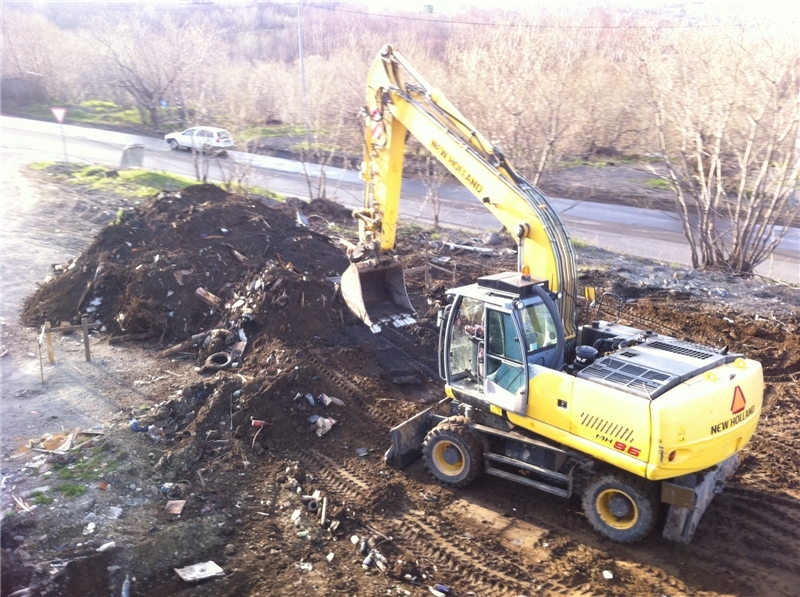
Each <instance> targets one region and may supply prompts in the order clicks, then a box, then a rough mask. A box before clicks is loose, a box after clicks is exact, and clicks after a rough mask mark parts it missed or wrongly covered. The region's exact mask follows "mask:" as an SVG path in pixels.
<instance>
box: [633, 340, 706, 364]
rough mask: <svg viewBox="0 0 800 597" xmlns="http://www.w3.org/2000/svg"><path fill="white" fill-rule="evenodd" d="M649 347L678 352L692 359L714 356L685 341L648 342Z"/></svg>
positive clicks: (673, 352)
mask: <svg viewBox="0 0 800 597" xmlns="http://www.w3.org/2000/svg"><path fill="white" fill-rule="evenodd" d="M647 346H648V347H650V348H655V349H657V350H663V351H665V352H671V353H672V354H679V355H683V356H685V357H691V358H693V359H700V360H705V359H708V358H711V357H712V356H714V353H711V352H708V351H704V350H702V349H700V348H699V347H697V348H695V347H694V345H692V344H689V343H688V342H687V343H667V342H648V344H647Z"/></svg>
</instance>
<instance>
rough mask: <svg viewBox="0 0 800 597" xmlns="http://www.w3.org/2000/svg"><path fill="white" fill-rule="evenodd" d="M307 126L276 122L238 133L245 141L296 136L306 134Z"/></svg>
mask: <svg viewBox="0 0 800 597" xmlns="http://www.w3.org/2000/svg"><path fill="white" fill-rule="evenodd" d="M305 134H306V127H305V126H303V125H302V124H276V125H272V126H250V127H247V128H246V129H244V130H243V131H241V132H238V133H237V136H238V137H240V138H241V139H242V140H243V141H249V140H250V139H265V138H270V137H296V136H298V135H305Z"/></svg>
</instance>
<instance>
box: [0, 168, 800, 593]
mask: <svg viewBox="0 0 800 597" xmlns="http://www.w3.org/2000/svg"><path fill="white" fill-rule="evenodd" d="M20 176H24V177H25V180H27V181H28V184H30V185H31V187H32V188H33V189H35V191H36V193H37V194H38V197H39V203H38V206H37V209H36V210H32V211H31V212H30V213H27V214H22V215H20V216H19V222H18V223H19V224H23V223H24V224H26V226H27V228H26V227H21V228H20V230H22V229H24V230H28V231H30V230H33V231H34V232H35V237H36V238H37V239H38V240H39V241H41V243H42V244H43V245H46V244H47V243H48V242H50V243H51V244H52V243H55V244H58V243H63V242H64V240H63V236H64V235H63V233H62V232H61V231H62V230H70V231H72V233H71V234H70V235H69V236H70V241H69V242H70V243H75V239H76V238H80V239H82V242H78V243H77V245H79V246H75V245H74V244H69V245H66V246H65V245H63V244H61V245H58V246H59V250H60V252H61V253H62V254H66V253H67V252H68V250H69V249H70V248H74V253H72V254H71V255H69V256H68V257H65V258H64V259H61V260H54V265H55V267H54V268H52V269H51V271H50V272H49V273H50V275H51V276H52V279H51V280H50V281H48V282H46V283H43V284H41V285H40V286H39V287H38V288H35V287H34V285H33V284H30V287H29V289H28V292H27V293H25V294H27V298H26V299H25V301H24V305H23V304H22V303H23V301H22V300H21V298H20V301H19V303H20V304H19V305H17V307H16V309H17V310H16V313H17V314H21V315H20V316H21V318H22V320H23V322H24V323H25V325H26V326H28V327H26V328H22V327H20V326H19V325H18V324H17V322H16V321H11V320H10V319H8V317H6V320H5V321H4V327H3V334H4V336H3V345H4V347H7V348H10V352H9V353H8V355H7V356H5V357H3V387H2V389H3V398H2V400H3V408H4V410H3V430H4V432H3V438H2V443H3V451H4V458H3V462H2V475H3V497H2V506H3V524H2V548H3V549H2V558H3V565H2V569H3V577H2V595H10V594H11V593H12V592H14V591H17V590H20V589H24V588H26V587H29V588H30V589H31V591H30V594H31V595H39V594H42V595H44V594H47V595H71V596H83V595H120V593H121V587H122V583H123V581H124V579H125V576H126V574H127V575H128V576H129V577H130V578H131V580H132V589H131V595H142V596H150V597H161V596H167V595H170V596H172V595H177V596H182V595H187V596H188V595H209V596H210V595H222V596H226V595H229V596H234V595H236V596H240V595H310V594H315V593H317V592H318V593H320V594H328V595H378V594H380V595H387V594H391V595H426V594H427V595H430V594H431V592H430V590H429V587H431V586H434V585H436V584H442V585H445V586H447V587H449V588H451V590H452V592H451V594H454V595H496V596H504V595H576V594H579V595H670V596H673V595H765V594H769V595H786V596H788V595H797V594H800V589H798V587H800V530H798V528H800V524H798V523H800V489H799V488H800V482H799V481H800V470H799V467H800V464H798V463H800V418H799V417H798V415H797V404H798V381H799V380H798V375H800V346H798V344H800V339H799V337H798V335H797V332H798V324H799V323H800V317H798V315H800V299H799V298H798V295H797V290H795V289H790V288H787V287H786V286H784V285H780V284H775V283H771V282H769V281H765V280H762V279H749V280H746V279H740V278H733V277H730V276H727V275H724V274H721V273H713V272H712V273H706V274H698V273H694V272H689V271H686V270H675V269H673V268H671V267H669V266H667V265H665V264H660V263H655V262H649V261H642V260H637V259H635V258H630V257H626V256H619V255H612V254H609V253H605V252H602V251H597V250H593V249H591V248H583V249H580V250H579V266H580V270H581V281H582V282H583V283H584V284H592V285H595V286H597V287H598V288H600V289H603V290H609V291H614V292H617V293H620V294H623V295H625V296H629V297H636V298H638V302H637V303H636V304H633V305H628V306H626V307H625V310H624V312H623V313H622V317H623V319H625V320H626V321H630V322H632V323H634V324H637V325H641V326H644V327H655V328H656V329H661V330H664V331H667V332H671V333H673V334H674V335H678V336H682V337H689V338H692V339H694V340H697V341H700V342H704V343H707V344H711V345H714V346H723V345H728V346H730V348H731V349H732V350H736V351H741V352H743V353H745V354H747V355H748V356H750V357H751V358H755V359H758V360H760V361H761V362H762V363H763V364H764V367H765V372H766V379H767V388H766V394H765V397H766V398H765V410H764V415H763V417H762V420H761V423H760V426H759V429H758V431H757V434H756V436H755V438H754V440H753V441H752V442H751V444H750V445H749V446H748V447H747V448H746V449H745V451H744V453H743V464H742V466H741V467H740V469H739V471H738V473H737V475H736V477H735V478H734V479H733V481H732V482H730V483H729V485H728V486H727V487H726V490H725V492H724V493H723V494H721V495H720V496H718V497H717V498H716V499H715V500H714V502H713V503H712V505H711V506H710V508H709V510H708V511H707V513H706V516H705V517H704V519H703V521H702V522H701V524H700V526H699V529H698V532H697V535H696V537H695V539H694V541H693V542H692V543H691V544H690V545H688V546H684V545H677V544H673V543H667V542H665V541H664V540H663V539H661V538H660V536H658V535H657V534H656V535H653V536H652V537H650V538H649V539H647V540H646V541H644V542H642V543H640V544H637V545H634V546H622V545H616V544H613V543H610V542H608V541H606V540H604V539H601V538H599V537H598V536H597V535H595V534H594V533H593V532H592V531H591V529H590V527H589V525H588V524H587V522H586V521H585V519H584V517H583V514H582V512H581V508H580V502H579V498H577V497H576V498H573V499H571V500H563V499H560V498H557V497H554V496H549V495H546V494H542V493H538V492H533V491H532V490H529V489H526V488H523V487H521V486H517V485H515V484H512V483H509V482H505V481H502V480H498V479H495V478H489V477H481V478H479V479H478V481H477V482H475V483H474V484H473V485H471V486H469V487H467V488H464V489H460V490H450V489H445V488H442V487H439V486H437V485H436V484H435V483H433V482H432V480H431V479H430V478H429V477H428V476H427V475H426V474H425V472H424V470H423V469H422V467H421V465H420V463H416V464H414V465H412V466H411V467H409V468H407V469H405V470H403V471H397V470H394V469H392V468H390V467H388V466H386V465H385V464H384V463H383V460H382V454H383V452H384V450H385V449H386V448H387V446H388V430H389V429H390V428H391V427H392V426H393V425H395V424H397V423H399V422H401V421H403V420H404V419H405V418H407V417H408V416H409V415H411V414H413V413H415V412H417V411H419V410H420V409H421V408H422V407H424V405H426V404H429V403H431V402H433V401H435V400H438V399H439V398H440V397H441V396H442V388H441V382H440V380H439V379H438V375H437V373H436V369H437V361H436V344H437V339H438V331H437V330H436V328H435V325H434V321H435V319H434V316H435V309H436V307H437V306H438V305H439V304H441V301H442V298H443V292H444V289H445V288H447V287H448V286H451V285H452V284H454V283H455V284H461V283H466V282H468V281H471V280H472V279H474V277H476V276H478V275H481V274H484V273H491V272H495V271H499V270H502V269H506V268H510V267H513V264H514V255H513V252H512V251H510V250H507V249H508V246H504V245H500V246H497V247H495V251H494V253H493V254H491V255H479V254H475V253H471V252H469V251H451V250H449V249H447V248H445V247H442V246H441V243H440V241H441V240H453V241H454V242H457V243H460V244H469V243H473V242H475V243H476V244H480V239H472V238H471V237H470V235H469V234H468V233H465V232H459V231H443V232H440V233H439V234H438V235H436V236H433V235H431V233H430V232H425V231H413V232H407V233H406V234H404V235H401V237H400V241H399V243H398V250H397V253H398V254H399V255H400V257H401V259H402V260H403V262H404V264H405V266H406V267H407V268H412V267H415V266H422V265H424V264H425V263H426V262H427V263H434V264H435V265H437V266H438V267H439V268H443V269H444V270H447V272H445V271H442V270H441V269H436V268H435V269H433V270H431V275H430V278H429V279H428V280H427V281H426V278H425V276H424V275H423V274H412V275H409V276H408V277H407V282H408V285H409V292H410V297H411V300H412V303H413V304H414V306H415V308H416V309H417V311H418V313H419V315H420V317H419V323H418V325H415V326H411V327H408V328H402V329H389V330H386V331H384V332H383V333H381V334H377V335H373V334H371V333H370V332H369V330H367V329H366V328H365V327H364V326H363V325H362V324H360V323H359V322H357V321H356V320H355V319H354V318H353V317H352V316H351V315H349V313H348V311H347V309H346V308H345V307H344V305H343V304H342V303H341V300H340V298H339V295H338V292H337V287H336V279H335V277H336V275H338V274H339V273H340V272H341V271H342V270H343V269H344V267H345V266H346V263H347V262H346V258H345V257H344V255H343V252H342V248H341V245H340V244H339V243H338V238H339V237H345V238H349V239H350V240H352V239H353V237H354V230H353V228H352V226H351V225H350V222H349V218H348V215H347V213H346V212H344V210H341V209H339V208H338V207H337V206H336V205H335V204H331V203H328V202H324V201H321V202H315V203H312V204H311V205H308V206H302V208H303V215H304V216H305V218H306V219H307V222H308V224H309V225H308V226H307V227H306V226H299V225H298V224H297V222H298V220H302V218H300V217H299V216H298V214H297V212H296V209H295V207H296V206H295V205H293V204H290V205H275V204H272V205H267V204H265V203H264V202H262V201H260V200H259V199H258V198H246V197H238V196H231V195H228V194H226V193H224V192H222V191H220V190H219V189H217V188H216V187H210V186H198V187H193V188H190V189H187V190H186V191H183V192H181V193H172V194H163V195H160V196H159V197H155V198H153V199H151V200H149V201H144V202H142V203H141V204H139V205H137V204H136V203H135V202H133V201H129V200H124V199H120V198H118V197H114V196H110V195H97V194H87V193H86V192H84V191H80V190H76V189H74V188H66V187H62V186H60V185H59V184H58V173H42V172H39V173H33V172H30V171H28V170H25V169H24V168H23V169H21V170H20ZM120 208H122V211H120ZM112 221H113V222H114V224H113V225H107V224H109V223H110V222H112ZM54 230H58V232H57V233H54V232H53V231H54ZM19 240H20V241H23V240H26V241H27V240H28V239H25V238H24V236H21V237H19ZM7 242H10V241H9V238H8V235H4V243H7ZM4 250H5V246H4ZM55 261H58V263H55ZM7 267H8V264H4V275H7V272H8V270H7V269H5V268H7ZM25 267H26V264H25V263H18V264H17V268H18V270H17V273H18V274H19V278H20V279H21V280H22V279H32V280H39V281H41V278H42V277H43V276H44V275H45V272H40V273H39V275H38V277H37V276H36V275H35V272H25V271H24V269H25ZM28 268H29V269H30V266H28ZM187 272H188V273H187ZM176 273H177V275H176ZM26 275H27V278H26ZM198 287H202V288H204V289H205V290H206V291H207V292H208V293H211V294H212V295H214V296H213V297H211V298H206V300H202V299H200V298H199V297H198V296H197V295H196V289H197V288H198ZM34 290H35V292H34ZM14 296H17V295H14ZM100 299H101V300H100ZM217 299H218V302H217ZM4 300H5V298H4ZM208 301H211V302H208ZM82 314H85V315H87V316H88V317H89V318H90V320H92V321H94V322H97V323H98V327H97V328H96V329H95V330H94V331H92V332H91V335H92V338H91V341H90V346H91V348H92V353H93V356H92V361H91V362H88V363H87V362H86V361H85V359H84V348H83V345H82V343H81V339H80V336H79V335H75V334H72V335H65V336H57V337H56V341H55V353H56V357H57V358H56V363H55V364H53V365H51V364H48V363H46V361H45V364H44V365H43V368H42V373H43V375H44V379H45V383H44V384H42V383H41V382H40V379H39V375H40V371H39V366H38V359H37V358H36V350H37V348H36V346H37V344H36V336H37V333H38V329H39V328H38V326H40V325H41V324H42V322H43V321H45V320H47V321H51V322H53V324H54V325H58V322H62V321H64V322H71V323H74V322H78V321H79V320H80V315H82ZM4 315H6V313H5V312H4ZM583 315H584V319H586V318H589V317H593V316H594V315H593V314H591V313H584V314H583ZM212 330H221V331H218V332H212ZM239 330H242V332H241V335H240V332H239ZM205 333H208V338H209V343H208V346H204V343H205V337H199V338H197V339H196V340H194V341H193V340H192V339H191V338H192V336H193V335H197V334H205ZM134 334H136V335H145V336H147V337H146V338H145V339H144V340H137V341H133V340H127V341H126V340H124V339H123V340H120V338H121V337H122V338H124V337H130V336H131V335H134ZM137 337H141V336H137ZM243 339H246V345H242V344H238V345H237V343H240V342H243ZM169 348H174V350H173V351H172V352H171V353H170V354H168V355H166V356H164V352H163V351H165V350H166V349H169ZM231 350H236V351H238V352H241V356H237V357H235V358H234V359H233V365H234V367H233V368H227V369H223V370H216V369H217V367H216V365H215V364H214V362H208V361H207V358H208V357H209V356H210V355H212V354H214V353H218V352H223V351H229V352H230V351H231ZM30 355H33V356H30ZM209 365H210V366H209ZM307 395H308V396H307ZM323 395H325V396H327V397H334V398H338V399H339V400H340V401H341V402H342V403H343V405H340V404H337V403H335V402H334V403H331V404H329V405H327V406H325V405H324V404H323V403H321V402H320V401H319V400H318V398H320V397H323ZM309 397H310V399H309ZM98 399H99V400H98ZM323 401H324V400H323ZM71 409H72V410H71ZM32 411H35V413H36V414H31V413H32ZM73 411H74V412H73ZM312 415H318V416H320V417H322V418H324V419H329V418H330V419H333V420H334V421H335V423H334V424H333V426H332V427H331V429H330V430H329V431H328V432H327V433H324V434H322V435H318V434H317V430H318V429H319V427H318V426H316V425H312V424H311V423H310V422H309V417H310V416H312ZM132 417H135V418H136V420H137V424H138V425H141V426H143V427H148V426H150V425H152V426H153V429H154V431H153V437H151V436H150V434H148V433H135V432H133V431H132V430H131V426H130V419H131V418H132ZM261 421H263V422H264V423H265V425H264V426H260V425H261V423H260V422H261ZM254 422H255V424H254ZM76 428H80V429H81V430H83V431H87V430H88V431H97V432H103V433H104V435H86V434H84V435H80V436H78V438H77V440H76V443H82V444H84V445H83V447H82V448H79V449H76V450H73V451H71V452H70V458H69V459H68V460H69V461H68V462H58V461H55V460H56V459H54V458H53V457H52V456H50V455H48V454H45V453H43V452H37V451H34V450H31V448H30V446H31V444H30V442H29V440H31V439H33V440H36V441H35V442H34V443H33V445H34V447H37V446H41V448H40V449H47V448H49V449H52V448H54V447H57V445H58V444H60V443H61V442H62V441H63V440H64V439H65V438H66V436H67V435H68V434H69V433H70V432H71V431H73V430H74V429H76ZM48 432H49V433H50V434H52V437H48V436H45V437H44V439H45V440H46V441H45V443H42V444H40V443H38V441H39V440H41V439H42V437H43V435H44V434H45V433H48ZM169 483H172V484H173V485H172V486H171V487H170V486H168V485H167V484H169ZM65 488H66V489H65ZM37 489H38V491H37ZM315 491H319V492H320V497H321V498H325V500H326V519H327V521H326V524H325V525H322V524H320V512H319V509H317V510H316V511H313V510H314V505H315V504H319V502H320V501H321V500H314V503H310V502H311V500H309V499H307V498H306V497H304V496H310V495H312V494H313V493H314V492H315ZM15 498H16V499H15ZM170 498H173V499H182V500H185V501H186V503H185V505H184V507H183V511H182V512H181V513H180V515H176V514H168V513H166V512H165V511H164V507H165V505H166V504H167V502H168V500H169V499H170ZM331 522H333V526H332V527H331ZM352 537H357V538H358V539H357V540H356V541H357V543H359V544H360V543H361V541H362V539H364V538H366V539H367V541H368V543H369V546H370V547H369V549H368V550H367V552H369V550H370V549H376V550H377V551H379V552H380V554H381V555H382V556H383V557H384V558H385V559H386V560H385V563H384V562H383V561H382V560H381V561H380V563H381V566H380V567H379V566H377V565H375V564H374V563H373V564H372V565H369V566H367V567H366V568H365V567H364V566H363V563H364V560H365V555H364V554H362V553H360V550H359V547H360V545H354V544H353V543H352V542H351V538H352ZM111 542H113V543H114V544H113V545H109V544H110V543H111ZM101 546H107V547H105V549H103V550H102V551H98V548H100V547H101ZM379 559H380V558H379ZM208 560H213V561H214V562H216V563H217V564H218V565H219V566H221V567H222V568H223V570H224V572H225V576H224V577H221V578H218V579H212V580H206V581H203V582H201V583H197V584H189V583H186V582H185V581H183V580H181V579H179V578H178V577H177V575H176V574H175V572H174V568H178V567H182V566H187V565H190V564H195V563H198V562H204V561H208ZM374 560H375V558H374V557H373V561H374ZM381 567H382V568H383V569H381Z"/></svg>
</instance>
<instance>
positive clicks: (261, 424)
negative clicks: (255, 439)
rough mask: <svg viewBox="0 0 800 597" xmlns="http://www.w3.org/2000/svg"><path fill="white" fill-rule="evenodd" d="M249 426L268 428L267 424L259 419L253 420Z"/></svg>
mask: <svg viewBox="0 0 800 597" xmlns="http://www.w3.org/2000/svg"><path fill="white" fill-rule="evenodd" d="M251 425H252V426H253V427H269V423H267V422H266V421H262V420H260V419H253V420H252V421H251Z"/></svg>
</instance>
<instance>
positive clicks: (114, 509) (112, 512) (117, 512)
mask: <svg viewBox="0 0 800 597" xmlns="http://www.w3.org/2000/svg"><path fill="white" fill-rule="evenodd" d="M120 516H122V508H120V507H119V506H111V507H110V508H109V509H108V518H109V519H111V520H116V519H117V518H119V517H120Z"/></svg>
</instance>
